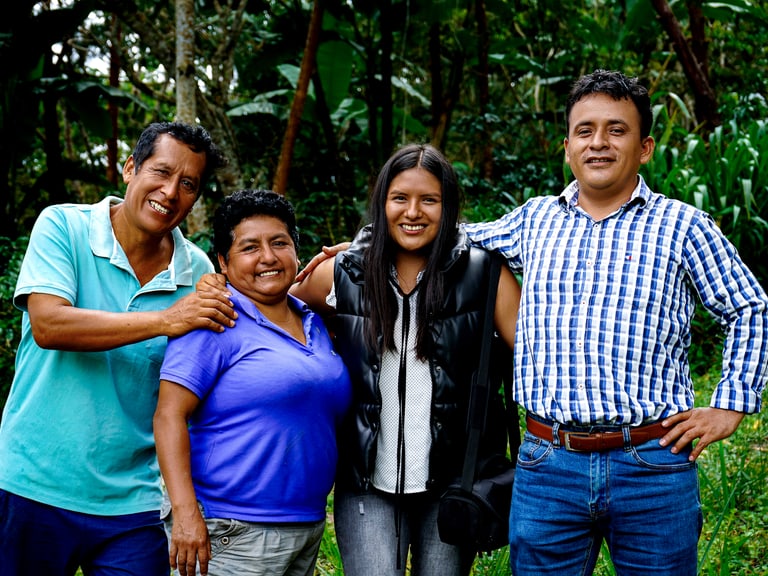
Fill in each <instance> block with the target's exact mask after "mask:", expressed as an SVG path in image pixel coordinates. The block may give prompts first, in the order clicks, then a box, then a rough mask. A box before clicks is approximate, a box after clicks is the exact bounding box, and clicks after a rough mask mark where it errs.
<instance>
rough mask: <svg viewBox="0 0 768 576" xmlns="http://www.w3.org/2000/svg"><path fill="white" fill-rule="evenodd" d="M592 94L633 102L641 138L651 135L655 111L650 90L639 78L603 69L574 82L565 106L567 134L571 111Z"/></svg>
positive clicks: (569, 127)
mask: <svg viewBox="0 0 768 576" xmlns="http://www.w3.org/2000/svg"><path fill="white" fill-rule="evenodd" d="M592 94H607V95H608V96H610V97H611V98H613V99H614V100H632V102H633V103H634V104H635V107H636V108H637V111H638V112H639V113H640V138H641V139H645V138H647V137H648V136H650V135H651V125H652V124H653V111H652V110H651V97H650V96H649V94H648V89H647V88H646V87H645V86H643V85H642V84H640V81H639V80H638V79H637V78H629V77H627V76H625V75H624V74H622V73H621V72H616V71H614V70H601V69H598V70H595V71H594V72H592V73H591V74H585V75H584V76H582V77H581V78H579V79H578V80H576V82H574V84H573V87H572V88H571V92H570V94H569V95H568V101H567V103H566V106H565V120H566V125H565V126H566V130H567V133H569V134H570V129H571V126H570V119H571V109H572V108H573V106H574V105H575V104H576V102H578V101H579V100H581V99H582V98H585V97H587V96H590V95H592Z"/></svg>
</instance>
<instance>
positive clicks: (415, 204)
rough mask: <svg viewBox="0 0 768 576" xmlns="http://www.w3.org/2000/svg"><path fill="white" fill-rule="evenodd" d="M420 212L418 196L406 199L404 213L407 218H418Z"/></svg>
mask: <svg viewBox="0 0 768 576" xmlns="http://www.w3.org/2000/svg"><path fill="white" fill-rule="evenodd" d="M420 214H421V204H420V203H419V200H418V198H412V199H410V200H409V201H408V206H407V208H406V210H405V215H406V216H407V217H408V218H418V217H419V215H420Z"/></svg>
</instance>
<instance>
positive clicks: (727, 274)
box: [684, 212, 768, 413]
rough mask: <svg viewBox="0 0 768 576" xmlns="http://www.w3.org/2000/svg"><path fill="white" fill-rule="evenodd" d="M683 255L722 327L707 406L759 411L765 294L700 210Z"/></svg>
mask: <svg viewBox="0 0 768 576" xmlns="http://www.w3.org/2000/svg"><path fill="white" fill-rule="evenodd" d="M684 258H685V265H686V266H687V267H688V274H689V275H690V277H691V281H692V283H693V285H694V288H695V289H696V291H697V293H698V295H699V297H700V298H701V302H702V304H703V305H704V307H705V308H706V309H707V310H708V311H709V312H710V313H711V314H713V315H714V316H715V317H716V318H717V320H718V322H719V323H720V325H721V326H722V327H723V329H724V330H725V343H724V345H723V365H722V377H721V379H720V382H719V383H718V385H717V387H716V388H715V391H714V393H713V395H712V400H711V402H710V406H712V407H713V408H722V409H726V410H735V411H737V412H745V413H755V412H759V411H760V408H761V395H762V391H763V389H764V387H765V383H766V379H767V378H768V331H767V329H768V297H766V294H765V291H764V290H763V288H762V287H761V286H760V284H759V282H758V281H757V279H756V278H755V276H754V274H752V272H751V271H750V270H749V269H748V268H747V266H746V265H745V264H744V262H742V260H741V258H740V257H739V255H738V253H737V251H736V248H735V247H734V246H733V245H732V244H731V243H730V242H729V241H728V239H727V238H726V237H725V236H724V235H723V233H722V232H721V231H720V229H719V228H718V227H717V225H716V224H715V223H714V221H713V220H712V218H711V217H709V216H708V215H707V214H705V213H703V212H702V213H700V214H699V217H698V218H695V219H694V221H693V222H692V226H691V230H690V233H689V235H688V238H687V240H686V246H685V253H684Z"/></svg>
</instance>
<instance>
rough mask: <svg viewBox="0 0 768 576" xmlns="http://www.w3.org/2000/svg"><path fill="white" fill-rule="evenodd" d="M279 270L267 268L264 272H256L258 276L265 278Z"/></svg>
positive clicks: (277, 272)
mask: <svg viewBox="0 0 768 576" xmlns="http://www.w3.org/2000/svg"><path fill="white" fill-rule="evenodd" d="M279 273H280V272H279V271H278V270H267V271H266V272H261V273H260V274H258V276H259V278H267V277H269V276H276V275H277V274H279Z"/></svg>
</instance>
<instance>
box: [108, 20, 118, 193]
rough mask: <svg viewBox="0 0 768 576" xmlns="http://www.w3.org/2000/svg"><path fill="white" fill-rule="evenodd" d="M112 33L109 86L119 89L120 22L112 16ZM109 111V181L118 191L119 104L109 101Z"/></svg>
mask: <svg viewBox="0 0 768 576" xmlns="http://www.w3.org/2000/svg"><path fill="white" fill-rule="evenodd" d="M111 20H112V26H111V28H112V32H111V41H110V43H109V85H110V86H111V87H112V88H118V87H119V86H120V51H119V50H118V49H117V44H118V43H119V42H120V36H121V33H120V22H119V21H118V19H117V16H115V15H114V14H112V16H111ZM107 107H108V109H109V122H110V124H111V125H112V135H111V136H110V137H109V138H108V139H107V180H109V182H110V183H111V184H112V186H114V187H115V189H117V187H118V186H119V185H120V180H119V174H120V171H119V170H118V169H117V163H118V162H119V161H120V160H119V158H118V157H117V137H118V133H117V130H118V125H117V119H118V113H119V109H118V106H117V104H116V103H115V102H114V101H113V100H111V99H110V100H109V102H108V103H107Z"/></svg>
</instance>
